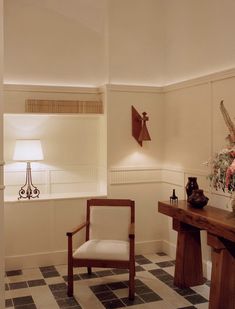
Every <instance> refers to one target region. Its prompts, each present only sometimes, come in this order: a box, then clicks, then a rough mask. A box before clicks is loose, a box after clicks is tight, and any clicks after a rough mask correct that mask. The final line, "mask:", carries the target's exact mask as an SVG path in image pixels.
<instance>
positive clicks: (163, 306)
mask: <svg viewBox="0 0 235 309" xmlns="http://www.w3.org/2000/svg"><path fill="white" fill-rule="evenodd" d="M130 308H131V309H175V307H172V305H170V304H168V303H167V302H165V301H164V300H159V301H155V302H152V303H145V304H140V305H134V306H131V307H130Z"/></svg>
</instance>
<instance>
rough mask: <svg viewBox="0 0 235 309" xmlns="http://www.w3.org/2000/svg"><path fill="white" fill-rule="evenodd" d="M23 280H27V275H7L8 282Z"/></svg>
mask: <svg viewBox="0 0 235 309" xmlns="http://www.w3.org/2000/svg"><path fill="white" fill-rule="evenodd" d="M22 281H25V277H24V276H23V275H20V276H10V277H7V280H6V283H11V282H22Z"/></svg>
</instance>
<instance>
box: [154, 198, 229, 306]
mask: <svg viewBox="0 0 235 309" xmlns="http://www.w3.org/2000/svg"><path fill="white" fill-rule="evenodd" d="M158 211H159V212H160V213H162V214H165V215H167V216H170V217H172V218H173V229H174V230H176V231H177V232H178V238H177V251H176V266H175V276H174V284H175V285H176V286H178V287H180V288H184V287H190V286H194V285H200V284H202V283H203V274H202V257H201V240H200V230H206V231H207V243H208V245H209V246H211V248H212V274H211V288H210V299H209V309H225V308H226V309H235V215H234V214H232V213H230V212H228V211H225V210H222V209H218V208H215V207H212V206H206V207H205V208H203V209H196V208H193V207H192V206H190V205H189V204H188V203H187V201H179V202H178V203H170V202H158Z"/></svg>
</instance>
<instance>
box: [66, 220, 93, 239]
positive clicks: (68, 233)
mask: <svg viewBox="0 0 235 309" xmlns="http://www.w3.org/2000/svg"><path fill="white" fill-rule="evenodd" d="M87 225H89V222H88V221H86V222H84V223H82V224H80V225H78V226H76V227H75V228H74V229H72V231H70V232H67V233H66V235H67V236H70V237H71V236H73V235H74V234H76V233H77V232H79V231H80V230H82V229H83V228H84V227H86V226H87Z"/></svg>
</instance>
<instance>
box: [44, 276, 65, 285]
mask: <svg viewBox="0 0 235 309" xmlns="http://www.w3.org/2000/svg"><path fill="white" fill-rule="evenodd" d="M44 280H45V282H46V283H47V284H56V283H63V282H64V279H63V278H62V277H52V278H44Z"/></svg>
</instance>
